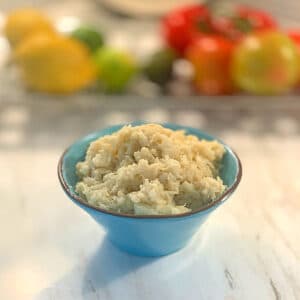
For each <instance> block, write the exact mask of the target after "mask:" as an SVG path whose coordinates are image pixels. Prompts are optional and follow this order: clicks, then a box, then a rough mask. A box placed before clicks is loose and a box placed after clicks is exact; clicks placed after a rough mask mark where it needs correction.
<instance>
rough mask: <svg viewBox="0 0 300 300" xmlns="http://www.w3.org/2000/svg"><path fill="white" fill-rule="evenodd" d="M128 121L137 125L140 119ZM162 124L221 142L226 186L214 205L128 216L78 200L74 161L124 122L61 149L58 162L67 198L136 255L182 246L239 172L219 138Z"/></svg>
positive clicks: (235, 160)
mask: <svg viewBox="0 0 300 300" xmlns="http://www.w3.org/2000/svg"><path fill="white" fill-rule="evenodd" d="M131 124H132V125H133V126H137V125H140V124H144V122H134V123H131ZM162 125H163V126H164V127H167V128H171V129H173V130H178V129H184V130H185V131H186V132H187V133H188V134H193V135H196V136H197V137H198V138H200V139H207V140H218V141H219V142H221V143H222V144H223V145H224V147H225V149H226V153H225V155H224V157H223V160H222V169H221V171H220V177H221V178H222V180H223V182H224V183H225V184H226V185H227V187H228V188H227V190H226V191H225V193H224V194H223V195H222V196H221V197H220V198H219V199H217V200H216V201H215V202H214V204H212V205H210V206H208V207H206V208H202V209H201V210H199V211H195V212H192V213H185V214H181V215H176V216H172V215H168V216H132V215H126V214H119V213H112V212H108V211H105V210H102V209H99V208H95V207H92V206H90V205H88V204H86V203H85V202H84V201H82V200H81V199H80V197H79V196H78V195H77V194H76V193H75V185H76V182H77V180H78V178H77V177H76V172H75V166H76V163H77V162H78V161H82V160H84V158H85V152H86V150H87V148H88V146H89V144H90V142H91V141H93V140H95V139H97V138H98V137H101V136H104V135H108V134H111V133H113V132H115V131H117V130H119V129H120V128H122V127H123V126H124V124H122V125H116V126H112V127H109V128H105V129H103V130H100V131H98V132H95V133H92V134H90V135H88V136H86V137H84V138H82V139H80V140H78V141H77V142H75V143H74V144H73V145H71V146H70V147H69V148H68V149H67V150H66V151H65V152H64V154H63V155H62V157H61V160H60V162H59V165H58V175H59V179H60V182H61V184H62V187H63V189H64V191H65V192H66V194H67V195H68V196H69V198H70V199H71V200H72V201H73V202H74V203H75V204H77V205H78V206H79V207H81V208H82V209H83V210H85V211H86V212H87V213H88V214H89V215H90V216H91V217H92V218H93V219H94V220H95V221H96V222H97V223H98V224H100V225H101V226H103V227H104V228H105V230H106V232H107V235H108V238H109V239H110V240H111V242H112V243H113V244H115V245H116V246H117V247H119V248H120V249H122V250H124V251H127V252H129V253H132V254H135V255H140V256H162V255H166V254H169V253H172V252H175V251H177V250H179V249H181V248H182V247H184V246H185V245H186V244H187V243H188V241H189V240H190V239H191V237H192V236H193V235H194V233H195V232H196V231H197V230H198V229H199V228H200V226H201V225H202V224H203V223H204V222H205V220H206V219H207V217H208V216H209V215H210V214H211V213H212V212H213V211H214V210H215V209H216V208H218V207H219V206H220V205H221V204H223V203H224V202H225V200H227V199H228V198H229V196H230V195H231V194H232V193H233V192H234V190H235V189H236V187H237V185H238V184H239V181H240V178H241V173H242V170H241V164H240V161H239V159H238V157H237V155H236V154H235V153H234V152H233V151H232V150H231V149H230V148H229V147H228V146H227V145H226V144H224V143H223V142H222V141H220V140H219V139H216V138H215V137H213V136H211V135H209V134H207V133H204V132H202V131H200V130H199V129H195V128H191V127H186V126H180V125H175V124H169V123H166V124H162Z"/></svg>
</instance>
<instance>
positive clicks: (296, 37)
mask: <svg viewBox="0 0 300 300" xmlns="http://www.w3.org/2000/svg"><path fill="white" fill-rule="evenodd" d="M287 35H288V36H289V38H290V39H291V40H292V41H293V42H294V44H295V45H296V47H297V49H298V54H299V59H300V30H290V31H289V32H288V33H287ZM297 87H298V88H299V87H300V76H299V79H298V84H297Z"/></svg>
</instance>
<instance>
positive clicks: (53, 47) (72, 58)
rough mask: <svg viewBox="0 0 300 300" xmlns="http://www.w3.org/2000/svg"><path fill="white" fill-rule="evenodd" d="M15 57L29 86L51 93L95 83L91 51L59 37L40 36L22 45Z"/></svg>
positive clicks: (79, 44) (74, 41)
mask: <svg viewBox="0 0 300 300" xmlns="http://www.w3.org/2000/svg"><path fill="white" fill-rule="evenodd" d="M14 58H15V60H16V62H17V64H18V65H19V67H20V70H21V75H22V77H23V79H24V81H25V83H26V84H27V85H28V87H30V88H32V89H34V90H37V91H43V92H49V93H71V92H74V91H77V90H79V89H82V88H84V87H86V86H88V85H89V84H90V83H92V82H93V81H94V78H95V69H94V65H93V63H92V61H91V58H90V56H89V51H88V49H87V48H86V47H85V46H84V45H83V44H81V43H80V42H78V41H76V40H74V39H71V38H68V37H64V36H60V35H57V34H45V33H43V34H37V35H34V36H31V37H29V38H28V39H26V40H25V41H24V42H22V43H21V44H20V45H19V46H18V47H17V49H16V51H15V54H14Z"/></svg>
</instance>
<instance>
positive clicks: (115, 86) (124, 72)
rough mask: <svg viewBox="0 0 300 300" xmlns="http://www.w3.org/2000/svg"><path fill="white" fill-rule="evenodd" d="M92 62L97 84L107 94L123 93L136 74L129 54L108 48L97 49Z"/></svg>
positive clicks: (134, 63) (133, 60)
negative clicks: (95, 69) (94, 66)
mask: <svg viewBox="0 0 300 300" xmlns="http://www.w3.org/2000/svg"><path fill="white" fill-rule="evenodd" d="M94 62H95V64H96V67H97V74H98V79H99V83H100V85H101V86H102V87H103V89H104V90H105V91H106V92H108V93H119V92H122V91H124V90H125V89H126V86H127V85H128V83H129V81H130V80H131V79H132V77H133V76H134V75H135V74H136V72H137V64H136V61H135V59H134V58H133V57H132V56H131V55H130V54H129V53H127V52H124V51H121V50H116V49H113V48H109V47H103V48H100V49H98V50H97V51H96V53H95V54H94Z"/></svg>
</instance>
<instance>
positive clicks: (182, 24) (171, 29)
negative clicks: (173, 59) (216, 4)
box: [162, 5, 210, 54]
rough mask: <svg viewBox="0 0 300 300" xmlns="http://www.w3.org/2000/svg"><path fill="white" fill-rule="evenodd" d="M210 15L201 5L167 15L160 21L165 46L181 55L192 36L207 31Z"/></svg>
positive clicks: (187, 7)
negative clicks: (197, 32)
mask: <svg viewBox="0 0 300 300" xmlns="http://www.w3.org/2000/svg"><path fill="white" fill-rule="evenodd" d="M209 20H210V15H209V11H208V9H207V8H206V7H205V6H203V5H190V6H185V7H182V8H179V9H176V10H174V11H171V12H170V13H169V14H167V15H166V16H165V17H164V18H163V20H162V33H163V37H164V39H165V41H166V43H167V45H168V46H169V47H171V48H173V49H174V50H176V51H177V52H178V53H179V54H183V53H184V51H185V49H186V47H187V46H188V44H189V43H190V41H191V38H192V35H194V32H195V31H197V28H199V32H201V31H203V32H206V31H208V30H209Z"/></svg>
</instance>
